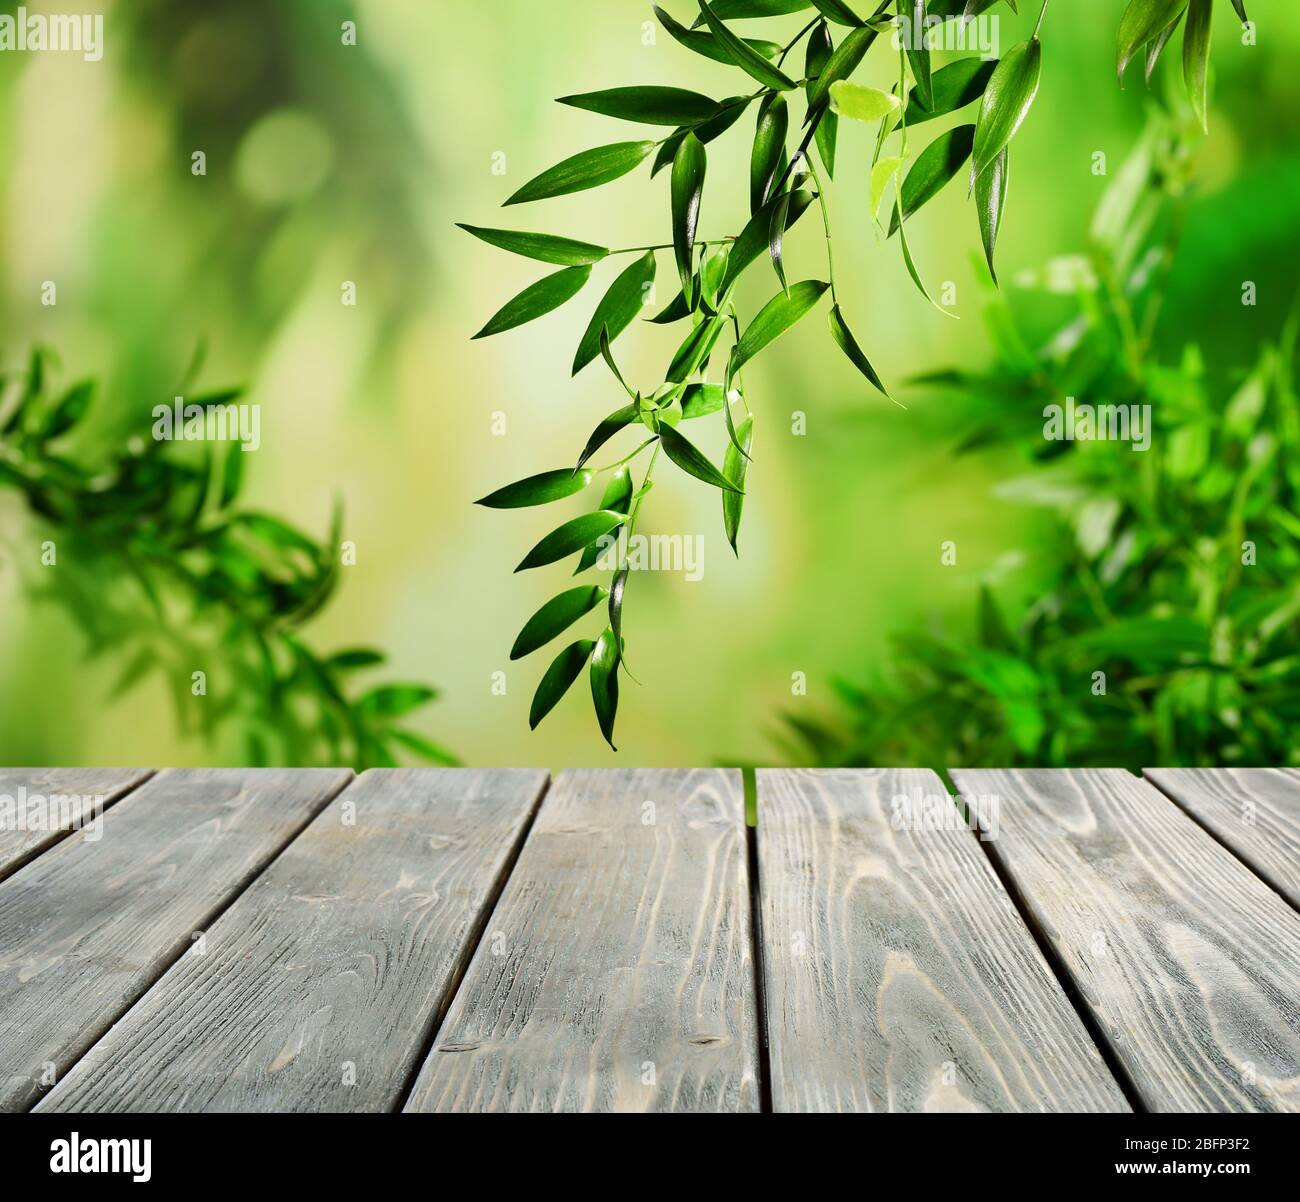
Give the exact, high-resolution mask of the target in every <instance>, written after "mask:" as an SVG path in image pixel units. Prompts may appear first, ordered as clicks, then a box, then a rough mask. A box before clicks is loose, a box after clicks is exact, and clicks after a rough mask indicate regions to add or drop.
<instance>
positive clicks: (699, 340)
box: [664, 317, 726, 384]
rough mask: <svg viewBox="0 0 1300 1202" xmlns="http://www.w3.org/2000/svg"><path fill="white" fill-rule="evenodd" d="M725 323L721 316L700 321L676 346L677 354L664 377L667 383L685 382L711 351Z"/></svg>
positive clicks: (697, 369)
mask: <svg viewBox="0 0 1300 1202" xmlns="http://www.w3.org/2000/svg"><path fill="white" fill-rule="evenodd" d="M725 327H726V323H725V322H724V321H723V319H722V318H721V317H708V318H705V320H704V321H702V322H700V324H699V325H697V326H696V327H695V329H694V330H692V331H691V333H690V334H689V335H688V336H687V338H686V341H685V342H683V343H682V345H681V346H680V347H678V348H677V354H675V355H674V356H673V361H672V363H671V364H669V366H668V372H667V375H666V376H665V377H664V378H665V380H666V381H667V383H669V384H685V383H686V381H687V380H689V379H690V378H691V377H692V376H693V375H694V374H695V373H696V372H697V371H699V370H700V368H701V367H702V366H703V365H704V363H705V361H706V360H707V359H708V357H709V356H710V355H711V354H712V353H713V348H714V347H715V346H716V345H717V343H718V339H719V338H720V337H721V336H722V331H723V329H724V328H725Z"/></svg>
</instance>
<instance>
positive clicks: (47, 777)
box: [0, 768, 152, 881]
mask: <svg viewBox="0 0 1300 1202" xmlns="http://www.w3.org/2000/svg"><path fill="white" fill-rule="evenodd" d="M151 772H152V770H151V769H147V768H0V881H2V880H4V879H5V877H7V876H12V875H13V874H14V873H15V872H17V871H18V869H19V868H21V867H22V866H23V865H24V864H26V863H27V862H28V861H30V860H31V859H33V858H34V857H35V856H36V855H38V854H39V853H40V852H42V851H44V850H45V849H46V848H47V847H51V846H53V845H54V844H55V843H58V842H59V841H60V840H61V839H65V838H67V836H68V835H69V834H71V833H72V832H73V831H74V830H81V829H83V828H84V829H85V830H87V831H88V832H91V833H92V834H93V833H94V827H95V823H96V822H97V820H98V819H99V817H100V815H101V813H102V810H103V809H106V808H107V807H108V806H111V805H112V804H113V803H114V802H115V801H117V800H118V798H120V797H122V796H123V795H124V794H125V793H127V792H129V791H130V790H131V789H133V788H134V787H135V786H136V785H138V784H140V783H141V782H142V781H145V780H147V779H148V778H149V776H150V775H151ZM56 794H57V795H60V796H61V797H62V798H63V800H62V801H61V802H60V801H58V800H57V799H55V800H54V802H53V803H52V804H51V799H52V798H54V797H55V795H56ZM37 796H39V797H40V798H43V799H44V802H45V805H44V808H43V811H38V810H37V808H36V807H35V804H34V803H35V800H36V797H37ZM24 801H25V802H26V805H25V806H24ZM10 806H12V809H10ZM55 814H57V816H58V818H57V819H55V818H54V817H52V815H55ZM56 822H63V823H65V824H64V825H56Z"/></svg>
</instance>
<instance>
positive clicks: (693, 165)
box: [671, 134, 707, 308]
mask: <svg viewBox="0 0 1300 1202" xmlns="http://www.w3.org/2000/svg"><path fill="white" fill-rule="evenodd" d="M706 167H707V161H706V156H705V150H704V144H703V143H702V142H701V141H700V140H699V138H697V137H696V136H695V135H694V134H687V135H686V137H685V138H684V139H683V140H682V144H681V146H680V147H679V148H678V151H677V154H676V156H675V157H674V159H673V175H672V189H671V191H672V212H673V253H674V255H675V256H676V259H677V274H678V275H679V276H680V277H681V281H682V292H683V293H684V294H685V296H686V301H687V304H689V305H690V306H691V307H692V308H694V307H695V302H696V296H695V235H696V231H697V230H698V228H699V223H700V201H701V199H702V197H703V195H704V175H705V170H706Z"/></svg>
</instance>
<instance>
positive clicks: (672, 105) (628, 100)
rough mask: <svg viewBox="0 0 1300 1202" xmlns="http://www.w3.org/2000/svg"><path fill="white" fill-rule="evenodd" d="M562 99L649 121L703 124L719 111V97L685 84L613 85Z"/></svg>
mask: <svg viewBox="0 0 1300 1202" xmlns="http://www.w3.org/2000/svg"><path fill="white" fill-rule="evenodd" d="M559 103H560V104H567V105H568V106H569V107H570V108H576V109H585V110H586V111H587V112H590V113H599V114H600V115H601V116H602V117H614V118H616V119H618V120H620V121H640V122H642V123H643V124H646V125H699V124H700V123H701V122H702V121H708V120H709V119H710V118H711V117H716V116H717V115H718V102H717V101H716V100H710V99H709V97H707V96H701V95H700V93H699V92H691V91H688V90H687V89H685V88H665V87H631V88H609V89H607V90H606V91H603V92H584V93H582V94H581V95H578V96H561V97H560V99H559Z"/></svg>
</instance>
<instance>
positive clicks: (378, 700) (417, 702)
mask: <svg viewBox="0 0 1300 1202" xmlns="http://www.w3.org/2000/svg"><path fill="white" fill-rule="evenodd" d="M437 695H438V692H437V690H436V689H431V688H429V687H428V686H427V685H422V684H386V685H380V686H379V687H378V688H375V689H371V690H370V691H369V692H367V693H363V694H362V695H361V697H360V698H358V699H357V709H358V710H359V711H360V712H361V713H363V714H366V715H367V716H369V717H371V718H400V717H402V716H403V715H405V714H409V713H412V712H413V711H415V710H418V709H419V708H420V707H421V706H423V705H427V704H428V703H429V702H430V701H432V700H433V699H434V698H435V697H437Z"/></svg>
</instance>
